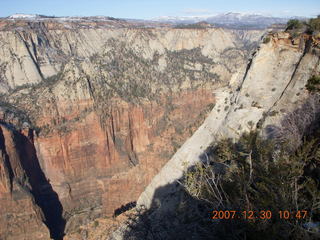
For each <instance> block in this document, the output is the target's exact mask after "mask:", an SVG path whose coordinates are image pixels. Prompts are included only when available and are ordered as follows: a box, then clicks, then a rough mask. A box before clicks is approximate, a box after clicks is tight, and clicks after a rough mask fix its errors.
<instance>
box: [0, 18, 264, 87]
mask: <svg viewBox="0 0 320 240" xmlns="http://www.w3.org/2000/svg"><path fill="white" fill-rule="evenodd" d="M19 16H20V15H17V16H13V17H19ZM21 16H22V17H23V16H24V15H21ZM26 16H27V15H26ZM37 31H40V32H41V34H39V33H38V32H37ZM37 31H33V30H29V31H22V32H20V31H15V32H14V31H0V45H1V48H0V79H1V81H0V92H6V91H7V90H8V89H14V88H16V87H19V86H23V85H26V84H29V85H32V84H37V83H39V82H41V81H43V80H44V79H45V78H48V77H50V76H53V75H55V74H57V73H58V72H59V71H60V70H61V67H62V63H66V65H68V64H70V63H71V62H74V61H76V62H82V67H83V68H85V69H87V70H88V71H92V72H94V71H95V70H94V69H93V66H92V63H91V61H90V57H92V56H93V55H95V54H98V55H101V54H105V55H108V52H109V51H112V50H113V46H112V45H110V44H109V41H110V40H112V39H117V41H119V42H121V41H123V42H125V43H126V44H127V46H129V47H130V49H131V50H132V51H134V52H135V53H136V54H137V55H139V56H141V57H143V58H145V59H148V60H151V59H152V58H153V56H154V54H155V53H158V54H159V55H160V57H161V58H160V59H159V62H158V63H159V70H160V71H165V69H166V67H167V64H166V62H167V61H166V52H167V51H180V50H191V49H195V48H200V49H201V53H202V54H203V55H204V56H206V57H209V58H211V59H213V60H214V61H215V62H217V63H221V66H222V69H219V70H217V73H218V74H219V75H221V76H220V77H221V78H222V80H226V81H227V79H228V78H229V77H230V72H231V73H234V72H236V69H237V68H238V66H243V65H244V64H245V63H244V62H243V56H241V54H243V53H241V51H237V50H235V48H236V47H238V46H240V45H241V46H242V45H243V44H244V41H245V40H249V41H251V40H250V39H252V41H256V40H257V39H258V38H259V37H261V35H262V34H263V33H264V32H263V31H252V33H251V34H247V35H248V37H247V39H244V38H243V37H242V36H241V34H240V33H239V32H235V31H232V30H224V29H220V28H217V29H187V30H186V29H171V28H163V29H150V30H146V29H128V28H120V29H99V28H98V29H78V30H77V31H74V30H68V29H63V30H61V29H60V30H47V29H46V27H45V26H44V25H43V26H40V27H39V29H38V30H37ZM252 41H251V42H252ZM232 49H233V50H232ZM224 51H226V52H225V53H224ZM232 51H235V54H234V56H233V59H232V61H231V62H230V61H229V60H228V59H229V55H230V54H233V52H232ZM13 53H14V54H13ZM217 66H218V65H217ZM66 67H67V68H68V66H66ZM192 68H193V69H200V66H192ZM69 70H70V71H71V68H70V69H69ZM214 71H215V70H213V72H214ZM226 71H227V72H226Z"/></svg>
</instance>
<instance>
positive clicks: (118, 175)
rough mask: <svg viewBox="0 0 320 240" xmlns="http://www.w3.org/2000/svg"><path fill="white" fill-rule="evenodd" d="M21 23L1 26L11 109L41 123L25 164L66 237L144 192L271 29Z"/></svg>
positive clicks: (7, 108)
mask: <svg viewBox="0 0 320 240" xmlns="http://www.w3.org/2000/svg"><path fill="white" fill-rule="evenodd" d="M16 24H18V25H19V24H21V23H20V22H19V23H18V22H17V23H16ZM10 26H11V25H10ZM19 26H20V25H19ZM11 27H12V26H11ZM16 27H17V26H16ZM16 27H15V29H16V31H11V30H10V28H9V31H0V42H1V44H2V45H3V46H4V47H3V48H1V50H0V59H1V60H0V66H1V67H0V92H1V93H2V95H1V99H0V107H1V109H0V118H1V119H2V120H3V121H5V122H7V123H10V124H12V125H14V126H15V127H16V128H17V129H20V128H24V127H26V126H27V127H29V128H32V129H35V131H36V134H35V135H34V136H29V137H30V139H32V141H29V142H26V141H22V143H20V144H21V145H25V146H24V147H22V149H24V150H21V151H25V153H26V154H29V155H30V156H32V158H31V159H33V160H30V161H32V162H34V163H35V164H36V165H30V164H26V162H25V161H23V163H21V165H22V166H21V168H22V169H23V171H25V174H26V176H27V177H28V179H29V180H28V182H29V184H30V188H31V189H32V191H30V192H31V193H32V195H33V197H34V199H35V203H36V205H38V206H39V207H40V208H41V209H42V212H43V214H44V218H43V221H44V222H45V223H46V225H47V226H48V227H49V229H50V231H51V235H52V236H54V238H57V239H58V238H59V237H60V236H62V234H63V232H66V233H68V232H72V231H75V230H76V229H77V228H78V227H79V225H81V224H86V223H87V222H88V221H91V220H92V219H94V218H96V217H98V216H102V215H107V216H112V215H113V214H114V211H115V210H116V209H118V208H120V207H121V206H125V205H126V204H127V203H130V202H134V201H136V200H137V198H138V196H139V195H140V194H141V192H142V191H143V190H144V188H145V187H146V186H147V184H148V183H149V182H150V180H151V179H152V178H153V176H154V175H155V174H156V173H157V172H158V171H159V170H160V169H161V168H162V166H163V165H164V164H165V163H166V162H167V161H168V160H169V159H170V157H171V156H172V155H173V153H174V152H175V151H176V150H177V149H178V148H179V147H180V145H181V144H182V143H183V142H184V141H185V140H186V139H187V138H188V137H189V136H191V135H192V133H193V132H194V131H195V130H196V129H197V127H198V126H199V125H200V124H201V123H202V121H203V120H204V119H205V117H206V116H207V114H208V113H209V112H210V110H211V109H212V108H213V106H214V105H215V101H216V99H215V95H214V94H213V90H214V89H217V88H220V87H223V86H227V85H228V84H229V82H230V81H233V80H234V79H235V78H236V77H237V75H239V74H241V72H242V71H244V69H245V66H246V63H247V59H248V57H249V55H250V53H251V50H252V49H253V48H254V46H255V43H254V42H255V41H256V40H258V39H259V37H260V36H261V34H262V33H261V32H258V31H251V32H245V31H232V30H223V29H170V28H158V29H135V28H119V29H101V28H90V29H80V28H79V29H73V30H67V29H65V28H63V27H62V28H61V26H60V28H58V29H56V28H54V27H52V26H49V24H40V25H36V24H33V25H28V27H26V26H25V25H23V24H22V28H21V27H20V28H18V29H17V28H16ZM19 29H20V30H19ZM221 111H226V109H221ZM26 135H27V136H28V134H26ZM19 146H20V145H19ZM19 151H20V150H19ZM23 155H24V154H23ZM34 173H36V174H34ZM10 176H12V173H10V169H9V170H8V174H7V175H6V177H5V179H6V181H7V182H8V181H9V182H10V181H12V177H10ZM0 201H1V205H2V203H3V204H4V205H6V204H8V203H7V202H3V201H2V200H0ZM10 211H11V210H10V209H9V210H8V213H10ZM37 219H40V218H37ZM3 222H5V220H3ZM64 225H65V226H64ZM16 239H19V237H17V238H16Z"/></svg>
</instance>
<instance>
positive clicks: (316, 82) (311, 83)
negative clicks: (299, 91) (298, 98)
mask: <svg viewBox="0 0 320 240" xmlns="http://www.w3.org/2000/svg"><path fill="white" fill-rule="evenodd" d="M306 88H307V90H308V91H309V92H319V90H320V75H317V76H312V77H311V78H310V79H309V80H308V83H307V85H306Z"/></svg>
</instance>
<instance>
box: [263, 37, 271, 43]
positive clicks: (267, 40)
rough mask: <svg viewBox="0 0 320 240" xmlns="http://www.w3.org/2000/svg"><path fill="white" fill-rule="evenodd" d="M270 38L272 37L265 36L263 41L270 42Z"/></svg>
mask: <svg viewBox="0 0 320 240" xmlns="http://www.w3.org/2000/svg"><path fill="white" fill-rule="evenodd" d="M270 40H271V38H270V37H265V38H264V39H263V43H264V44H267V43H268V42H270Z"/></svg>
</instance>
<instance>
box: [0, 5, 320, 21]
mask: <svg viewBox="0 0 320 240" xmlns="http://www.w3.org/2000/svg"><path fill="white" fill-rule="evenodd" d="M223 12H241V13H243V12H245V13H263V14H270V15H273V16H307V17H310V16H316V15H318V14H320V1H319V0H222V1H216V0H131V1H129V0H117V1H109V0H89V1H88V0H0V16H1V17H5V16H9V15H12V14H14V13H38V14H44V15H55V16H95V15H104V16H112V17H119V18H140V19H150V18H153V17H158V16H190V15H197V16H198V15H210V14H215V13H223Z"/></svg>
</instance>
